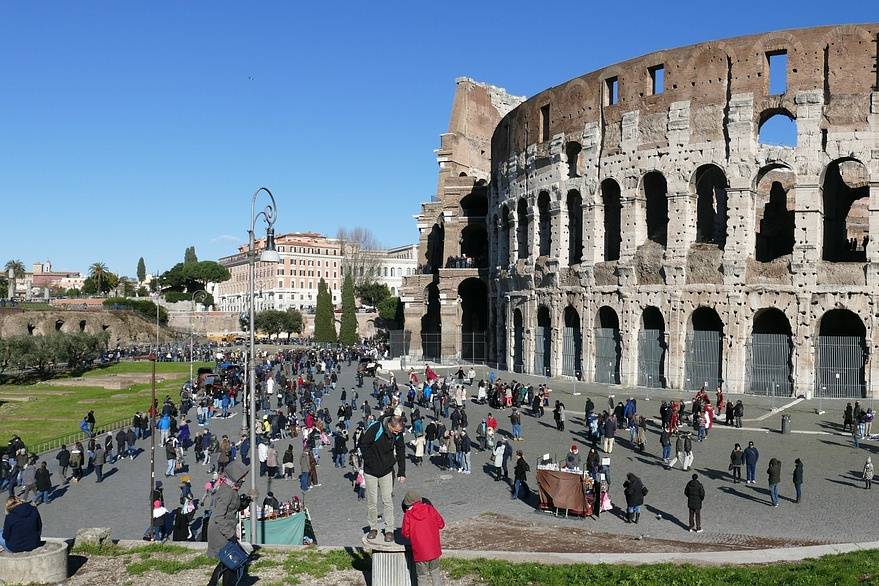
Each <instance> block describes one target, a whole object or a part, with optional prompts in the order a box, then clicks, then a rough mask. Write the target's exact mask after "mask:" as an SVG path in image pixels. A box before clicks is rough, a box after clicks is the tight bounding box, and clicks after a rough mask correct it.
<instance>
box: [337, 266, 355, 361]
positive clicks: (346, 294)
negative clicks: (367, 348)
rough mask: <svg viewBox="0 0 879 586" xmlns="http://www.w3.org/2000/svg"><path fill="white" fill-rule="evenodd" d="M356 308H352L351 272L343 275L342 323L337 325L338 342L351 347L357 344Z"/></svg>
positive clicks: (352, 286) (352, 285)
mask: <svg viewBox="0 0 879 586" xmlns="http://www.w3.org/2000/svg"><path fill="white" fill-rule="evenodd" d="M356 311H357V308H356V307H354V279H352V278H351V272H350V271H348V272H346V273H345V281H344V282H343V283H342V323H341V324H339V342H341V343H342V344H347V345H349V346H350V345H352V344H355V343H357V315H356Z"/></svg>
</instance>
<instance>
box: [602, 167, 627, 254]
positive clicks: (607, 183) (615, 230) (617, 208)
mask: <svg viewBox="0 0 879 586" xmlns="http://www.w3.org/2000/svg"><path fill="white" fill-rule="evenodd" d="M600 189H601V204H602V209H603V216H604V217H603V222H602V224H603V227H604V238H603V242H604V246H603V255H602V260H603V261H605V262H609V261H614V260H619V258H620V245H621V243H622V240H623V238H622V209H623V206H622V200H621V199H620V196H621V190H620V184H619V183H617V182H616V180H614V179H611V178H608V179H605V180H604V181H602V182H601V187H600Z"/></svg>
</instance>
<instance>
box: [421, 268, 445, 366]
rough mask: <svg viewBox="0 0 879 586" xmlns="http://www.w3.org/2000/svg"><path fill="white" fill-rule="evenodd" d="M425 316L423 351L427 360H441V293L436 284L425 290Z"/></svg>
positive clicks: (423, 320) (422, 318)
mask: <svg viewBox="0 0 879 586" xmlns="http://www.w3.org/2000/svg"><path fill="white" fill-rule="evenodd" d="M424 302H425V305H426V308H425V312H424V315H423V316H422V317H421V349H422V353H423V355H424V359H425V360H439V359H440V358H441V349H442V318H441V316H440V293H439V287H438V286H437V284H436V283H431V284H429V285H428V286H427V287H425V288H424Z"/></svg>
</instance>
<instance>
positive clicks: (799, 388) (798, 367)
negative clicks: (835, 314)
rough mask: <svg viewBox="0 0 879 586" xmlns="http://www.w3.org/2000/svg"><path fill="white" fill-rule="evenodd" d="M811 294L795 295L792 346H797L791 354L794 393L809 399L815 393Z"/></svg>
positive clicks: (814, 321) (814, 323)
mask: <svg viewBox="0 0 879 586" xmlns="http://www.w3.org/2000/svg"><path fill="white" fill-rule="evenodd" d="M810 301H811V295H810V294H809V293H800V294H798V295H797V316H796V320H794V323H792V324H791V326H792V328H793V332H792V335H793V338H794V346H795V347H796V348H797V350H796V353H795V355H794V356H791V360H792V364H793V367H794V393H795V394H796V395H803V396H805V397H806V398H807V399H811V398H812V397H813V396H814V393H815V350H816V344H817V339H816V336H817V333H818V330H817V322H816V320H817V318H818V316H816V315H815V314H814V312H813V311H812V304H811V303H810Z"/></svg>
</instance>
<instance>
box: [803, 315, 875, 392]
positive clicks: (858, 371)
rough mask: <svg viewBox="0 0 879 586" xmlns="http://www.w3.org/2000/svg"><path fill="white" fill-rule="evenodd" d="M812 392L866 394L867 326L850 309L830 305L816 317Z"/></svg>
mask: <svg viewBox="0 0 879 586" xmlns="http://www.w3.org/2000/svg"><path fill="white" fill-rule="evenodd" d="M815 348H816V353H815V381H816V384H815V394H816V395H817V396H820V397H840V398H863V397H866V393H867V385H866V373H865V370H866V368H865V367H866V362H867V328H866V326H865V325H864V322H863V321H862V320H861V318H860V317H858V315H857V314H855V313H854V312H853V311H850V310H848V309H831V310H830V311H827V312H826V313H824V314H823V315H822V316H821V318H820V319H819V320H818V343H817V344H816V346H815Z"/></svg>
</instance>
